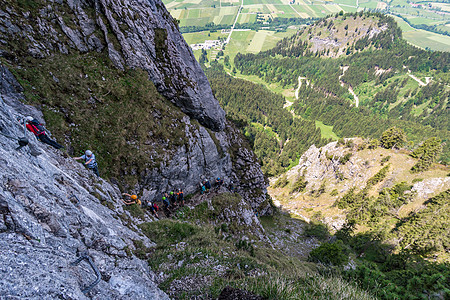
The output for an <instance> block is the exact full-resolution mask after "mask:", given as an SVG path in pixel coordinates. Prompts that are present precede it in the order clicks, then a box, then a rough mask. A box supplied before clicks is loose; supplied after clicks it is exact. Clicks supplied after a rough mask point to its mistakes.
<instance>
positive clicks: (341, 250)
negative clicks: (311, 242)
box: [308, 240, 348, 266]
mask: <svg viewBox="0 0 450 300" xmlns="http://www.w3.org/2000/svg"><path fill="white" fill-rule="evenodd" d="M308 260H309V261H312V262H320V263H323V264H332V265H335V266H339V265H342V264H344V263H346V262H347V261H348V255H347V249H346V248H345V246H344V243H343V242H342V241H341V240H337V241H336V242H334V243H323V244H322V245H320V246H319V247H317V248H315V249H314V250H312V251H311V252H310V253H309V257H308Z"/></svg>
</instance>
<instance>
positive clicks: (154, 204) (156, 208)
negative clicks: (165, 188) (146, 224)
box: [153, 203, 159, 211]
mask: <svg viewBox="0 0 450 300" xmlns="http://www.w3.org/2000/svg"><path fill="white" fill-rule="evenodd" d="M153 208H154V209H155V210H156V211H158V210H159V207H158V205H156V203H153Z"/></svg>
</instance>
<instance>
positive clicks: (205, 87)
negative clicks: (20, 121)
mask: <svg viewBox="0 0 450 300" xmlns="http://www.w3.org/2000/svg"><path fill="white" fill-rule="evenodd" d="M40 3H42V2H40ZM44 3H46V4H45V5H43V4H35V5H32V6H30V7H27V6H25V7H24V6H21V5H20V4H17V5H13V4H11V5H10V6H7V7H6V8H5V9H4V10H3V11H0V15H2V18H1V20H0V43H2V44H0V49H2V50H1V55H3V56H4V57H5V58H6V59H8V60H9V61H10V62H11V64H13V65H14V64H18V65H20V60H21V59H22V58H21V56H24V57H26V56H30V55H32V56H34V57H42V58H44V57H48V56H52V55H54V54H55V53H64V54H67V55H72V54H73V53H75V54H73V55H79V54H78V53H79V52H81V53H84V52H89V51H107V53H108V56H109V59H110V60H111V61H112V62H114V64H115V65H116V66H117V67H118V68H130V67H131V68H142V69H144V70H146V71H147V73H148V74H149V77H150V79H151V80H152V81H153V82H154V83H155V85H156V87H157V89H158V91H159V92H160V93H161V94H162V95H164V96H165V97H166V98H168V99H170V100H171V101H172V102H174V103H175V104H176V105H177V106H178V107H180V108H181V110H182V111H183V112H185V113H186V114H187V115H188V116H189V117H191V118H194V119H197V120H199V121H200V123H201V124H203V125H204V126H205V127H204V126H201V125H199V124H198V123H197V122H196V120H192V119H190V118H189V117H188V116H185V117H180V118H179V119H177V122H178V123H180V122H179V120H180V119H181V120H182V121H181V126H182V127H184V132H185V137H186V138H185V140H186V141H185V142H184V145H181V146H180V145H176V146H174V145H172V144H170V143H168V142H167V141H166V140H164V141H162V143H161V141H159V140H158V141H156V142H155V141H151V142H150V143H151V146H149V147H147V145H148V144H149V143H148V142H147V141H145V140H144V141H143V140H126V143H128V144H129V145H137V146H136V147H135V148H136V149H137V150H136V151H139V152H140V153H141V154H142V155H141V156H143V157H147V159H143V160H142V161H140V162H139V168H138V167H136V168H134V167H133V166H131V167H130V168H129V169H128V170H125V168H122V169H123V172H122V174H113V175H114V176H115V177H118V180H119V181H120V180H121V178H120V176H121V175H122V176H128V177H131V176H132V177H135V178H138V184H136V185H135V186H126V185H125V186H124V187H125V188H126V189H127V190H128V189H131V190H134V191H135V192H136V193H140V192H142V194H143V198H144V199H149V200H160V198H161V193H162V192H164V191H167V190H174V189H178V188H183V189H184V192H185V194H189V193H193V192H195V191H197V189H198V183H199V181H200V180H201V179H202V178H209V179H210V180H212V181H213V180H214V178H215V177H218V176H220V177H223V178H224V180H225V183H226V184H229V183H230V184H231V183H232V184H233V185H234V186H235V187H236V191H238V192H239V193H240V194H241V195H242V196H243V197H244V199H245V200H246V201H248V202H251V203H252V207H254V208H258V210H261V211H264V212H266V213H270V209H269V206H268V205H267V203H266V196H265V194H266V183H265V181H264V176H263V174H262V172H261V170H260V166H259V164H258V161H257V158H256V157H255V156H254V154H253V153H252V151H251V150H249V149H250V148H249V147H248V146H241V145H244V144H246V142H245V141H244V138H243V137H242V135H241V133H240V132H239V131H238V130H236V129H234V128H233V125H232V124H231V123H227V121H225V118H224V112H223V110H222V109H221V108H220V106H219V104H218V102H217V101H216V100H215V99H214V97H213V95H212V92H211V88H210V86H209V83H208V81H207V79H206V77H205V75H204V73H203V71H202V70H201V69H200V67H199V65H198V63H197V62H196V60H195V58H194V57H193V55H192V52H191V50H190V49H189V47H188V46H187V45H186V43H185V42H184V40H183V39H182V36H181V34H180V33H179V32H178V29H177V25H176V22H174V20H173V19H172V17H170V15H169V14H168V13H167V11H166V10H165V8H164V6H163V5H162V3H161V2H160V1H129V2H126V3H125V4H123V3H122V2H119V1H109V0H106V1H84V0H82V1H67V2H66V1H56V2H53V1H48V2H44ZM2 41H3V42H2ZM17 41H20V44H19V43H18V42H17ZM77 57H78V56H77ZM79 57H80V59H83V56H79ZM42 61H43V60H42ZM86 63H87V62H86ZM18 68H21V66H19V67H18ZM37 68H38V67H37ZM52 71H53V72H50V73H51V76H50V77H49V80H50V81H54V82H56V83H58V81H59V79H58V77H59V76H60V74H57V73H56V72H57V70H52ZM81 72H83V71H81ZM7 73H8V76H6V77H4V78H2V79H1V82H2V87H4V86H9V87H13V88H12V90H11V89H9V90H6V89H4V88H3V89H2V91H3V93H4V94H7V95H10V96H11V97H15V98H20V97H22V98H23V96H22V95H21V90H22V87H21V86H20V85H19V84H18V83H17V81H16V80H15V79H14V76H12V75H11V74H10V73H9V72H7ZM47 73H48V72H47ZM80 76H82V77H83V79H85V80H89V79H86V78H88V77H87V74H84V75H80ZM89 78H90V77H89ZM108 80H110V79H106V82H107V81H108ZM103 81H104V82H105V78H103ZM94 85H97V83H94ZM58 88H61V86H59V85H52V86H51V87H50V89H58ZM61 89H64V88H61ZM61 92H62V93H63V92H64V91H61ZM105 93H106V94H107V93H108V91H106V92H104V93H103V94H105ZM89 94H90V99H89V100H88V102H89V101H92V102H93V103H95V102H96V101H97V100H96V99H97V98H101V95H99V94H96V93H95V91H92V90H90V91H89ZM83 100H84V99H83ZM102 101H103V100H102ZM101 105H104V106H108V103H106V104H105V103H103V102H102V103H100V102H99V101H98V106H101ZM93 107H94V108H93V109H97V104H95V105H93ZM21 109H22V111H23V114H25V110H24V109H25V108H24V107H22V108H21ZM47 109H50V110H54V111H58V112H60V111H62V113H61V114H62V115H63V116H64V117H65V118H66V119H70V112H68V111H69V110H70V105H69V106H68V107H67V106H66V107H63V105H55V107H50V108H48V107H47ZM99 111H101V110H100V109H99ZM29 114H31V115H33V116H36V117H40V118H41V117H42V113H40V112H39V111H37V110H35V111H33V112H29ZM182 115H184V114H182ZM155 116H156V117H155ZM178 116H179V115H177V117H178ZM165 117H167V116H165V115H161V114H160V112H158V111H153V112H152V114H151V115H149V118H155V119H159V118H165ZM172 117H173V116H172ZM41 119H42V118H41ZM66 121H67V124H65V127H66V128H74V126H77V125H78V124H72V123H73V122H72V121H70V120H66ZM99 125H100V124H99ZM174 126H175V127H176V126H178V124H175V125H174ZM208 127H209V128H208ZM50 129H51V128H50ZM210 129H212V130H210ZM149 130H152V129H151V128H150V129H149ZM171 130H183V129H180V127H177V128H169V129H168V131H171ZM214 130H216V131H214ZM75 134H76V132H75V133H74V132H67V131H66V132H65V133H64V135H65V136H64V138H65V139H66V143H67V144H68V148H69V150H70V149H71V148H70V146H71V145H70V143H71V140H70V139H71V137H72V138H73V136H74V135H75ZM150 134H151V132H150V133H149V135H150ZM183 138H184V137H183ZM102 142H104V143H105V145H107V143H108V141H102ZM140 144H145V146H142V147H139V145H140ZM95 146H98V145H94V146H93V147H95ZM145 147H147V148H146V149H148V148H152V149H150V150H148V151H147V150H145V149H144V148H145ZM138 148H139V149H138ZM77 150H79V149H77ZM92 150H94V152H95V150H96V149H92ZM157 152H158V153H157ZM161 153H162V154H161ZM155 161H160V163H159V162H158V163H155ZM124 164H126V163H124ZM155 165H157V166H156V167H155ZM128 166H129V165H127V167H128ZM100 168H101V167H100ZM261 205H262V206H264V207H261Z"/></svg>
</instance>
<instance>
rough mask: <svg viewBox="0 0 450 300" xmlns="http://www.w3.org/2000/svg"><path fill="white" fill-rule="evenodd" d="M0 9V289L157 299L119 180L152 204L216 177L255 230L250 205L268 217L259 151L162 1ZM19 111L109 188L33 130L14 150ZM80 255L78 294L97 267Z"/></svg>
mask: <svg viewBox="0 0 450 300" xmlns="http://www.w3.org/2000/svg"><path fill="white" fill-rule="evenodd" d="M0 16H1V17H0V61H1V78H0V96H1V98H2V101H1V103H0V117H1V118H0V125H1V128H0V129H1V132H2V135H0V144H1V149H0V152H1V154H2V157H1V159H0V166H1V168H0V181H1V182H2V184H1V187H0V235H1V237H0V248H1V249H2V250H0V262H1V266H0V273H2V274H5V276H2V280H0V298H2V297H20V298H34V299H38V298H39V299H42V298H48V299H54V298H62V299H84V298H86V297H91V298H95V299H167V298H168V297H167V295H165V294H164V293H163V292H161V291H160V290H159V289H158V288H156V284H155V282H154V279H155V276H154V274H153V273H152V271H151V270H149V268H148V266H147V263H146V262H143V261H141V260H139V259H138V258H136V257H135V256H134V254H133V251H134V249H136V248H139V249H142V248H146V249H148V248H149V247H152V246H155V244H154V243H152V242H151V241H150V240H149V239H148V238H146V237H145V236H143V235H142V234H141V231H140V229H139V228H138V227H137V226H136V224H137V223H139V222H142V220H140V221H139V222H137V220H136V219H135V218H134V217H133V216H132V214H131V213H130V212H129V211H127V210H123V208H122V205H121V202H119V200H118V199H119V198H120V191H119V189H118V187H117V186H119V185H121V186H122V188H125V189H126V190H127V191H130V192H136V193H139V195H140V196H141V199H148V200H160V199H161V193H162V192H164V191H167V190H174V189H177V188H183V189H184V192H185V195H187V194H190V193H194V192H196V191H197V190H198V183H199V181H200V180H201V179H203V178H209V179H210V180H211V181H213V180H214V178H215V177H217V176H220V177H222V178H223V179H224V181H225V184H226V185H227V187H228V185H230V187H231V185H232V186H233V190H234V191H236V192H238V193H239V194H241V196H242V197H243V200H242V201H244V203H243V205H244V204H245V205H244V206H245V207H246V212H248V216H247V215H245V216H244V217H247V219H252V220H253V221H254V222H256V226H260V224H259V222H258V220H257V219H256V218H255V217H254V213H253V211H252V209H256V210H258V211H259V212H261V213H270V205H269V203H268V200H267V199H266V182H265V178H264V176H263V174H262V172H261V170H260V167H259V164H258V162H257V158H256V157H255V155H254V154H253V153H252V151H251V150H250V147H249V146H248V144H247V142H246V141H245V139H244V138H243V136H242V135H241V133H240V132H239V131H238V130H237V129H235V128H234V126H233V125H232V124H231V123H228V122H227V121H226V120H225V114H224V111H223V110H222V109H221V108H220V106H219V104H218V102H217V101H216V100H215V98H214V96H213V95H212V92H211V89H210V86H209V83H208V81H207V79H206V77H205V75H204V74H203V72H202V70H201V69H200V66H199V65H198V63H197V62H196V61H195V58H194V56H193V55H192V52H191V51H190V49H189V48H188V46H187V45H186V43H185V42H184V40H183V39H182V36H181V34H180V33H179V32H178V29H177V24H176V22H175V21H174V20H173V19H172V18H171V16H170V15H169V14H168V13H167V11H166V9H165V8H164V6H163V4H162V2H160V1H159V0H157V1H125V2H123V1H109V0H106V1H105V0H99V1H95V0H94V1H88V0H86V1H85V0H81V1H78V0H77V1H71V0H68V1H63V0H56V1H50V0H49V1H45V0H39V1H19V2H16V1H12V2H7V3H4V4H3V5H2V6H1V7H0ZM10 70H11V71H12V72H10ZM142 70H144V71H145V73H144V74H145V76H141V75H142V73H143V72H142ZM142 77H145V78H144V80H142ZM148 79H150V80H151V81H149V80H148ZM155 88H156V89H155ZM155 91H156V92H155ZM161 95H162V97H161ZM24 103H28V104H33V106H31V105H25V104H24ZM173 104H175V105H173ZM27 115H32V116H35V117H37V118H39V119H42V120H43V119H45V120H46V121H47V125H48V126H47V127H48V129H49V130H50V131H52V132H53V133H54V136H53V138H55V139H57V140H58V142H60V143H62V144H64V145H65V146H66V148H67V150H68V152H69V154H73V155H75V153H78V152H79V151H81V150H83V151H84V150H85V149H86V148H90V149H92V150H93V151H94V153H96V155H97V157H98V158H99V162H100V171H101V173H103V174H106V173H108V175H110V178H111V180H110V181H111V182H113V183H114V184H112V183H109V182H107V181H105V180H103V179H95V178H93V176H92V174H91V173H89V171H88V170H85V169H84V168H83V167H82V166H81V165H80V164H78V163H76V162H74V161H73V160H72V159H70V158H68V157H66V156H63V155H62V152H60V151H56V150H54V149H53V148H49V147H48V146H47V145H44V144H41V143H39V142H37V141H36V140H35V138H34V137H33V136H30V135H29V136H28V138H29V140H30V144H29V145H28V146H26V147H24V148H22V149H20V150H15V148H16V147H17V141H16V140H14V138H17V137H21V136H23V135H24V132H23V126H21V124H19V123H18V122H17V118H23V117H25V116H27ZM8 136H9V137H8ZM10 137H13V139H11V138H10ZM129 178H132V179H133V180H131V181H127V180H126V179H129ZM130 182H133V183H130ZM225 189H226V188H225ZM230 215H233V213H232V212H230ZM144 218H145V220H146V221H151V220H150V219H149V217H148V216H146V217H144ZM244 221H245V220H244ZM253 221H252V222H253ZM246 224H247V223H246ZM137 245H139V246H137ZM83 254H84V255H87V256H89V257H90V258H91V259H92V261H93V263H94V265H95V266H96V267H97V268H98V269H99V272H100V275H101V278H99V280H100V281H99V283H98V284H97V285H96V286H95V287H94V288H93V289H92V291H90V292H89V293H87V294H84V293H83V292H82V289H84V288H86V287H87V286H88V285H89V284H90V283H92V282H93V281H94V280H95V279H96V274H95V273H94V270H92V269H91V268H90V267H89V265H88V263H87V261H82V262H81V263H80V264H78V265H72V264H71V263H72V262H74V261H75V260H76V259H77V258H78V257H80V256H81V255H83ZM35 282H39V283H38V284H34V283H35Z"/></svg>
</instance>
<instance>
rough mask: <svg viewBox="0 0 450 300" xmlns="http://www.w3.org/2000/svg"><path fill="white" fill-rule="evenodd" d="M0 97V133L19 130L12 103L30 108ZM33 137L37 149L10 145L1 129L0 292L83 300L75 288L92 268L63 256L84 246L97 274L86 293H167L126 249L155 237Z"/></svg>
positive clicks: (97, 182)
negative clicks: (124, 217) (129, 222)
mask: <svg viewBox="0 0 450 300" xmlns="http://www.w3.org/2000/svg"><path fill="white" fill-rule="evenodd" d="M13 94H14V93H13V92H11V93H10V95H13ZM2 98H5V99H6V98H7V100H6V101H3V102H1V103H0V120H2V126H4V128H2V132H7V133H8V134H9V135H11V136H16V137H17V136H22V135H23V127H22V125H21V124H20V123H19V122H17V120H16V119H15V116H17V115H21V113H20V112H19V111H17V110H16V109H15V108H19V109H22V108H24V110H23V111H21V112H24V111H25V112H27V111H28V109H30V110H33V109H32V108H29V107H26V106H24V105H23V104H20V103H16V102H17V101H18V100H17V99H14V98H11V97H9V96H8V97H6V96H5V95H3V96H2ZM8 103H14V105H9V104H8ZM22 116H23V115H22ZM28 138H29V139H30V140H32V139H35V138H34V137H33V136H31V134H29V136H28ZM33 143H35V145H36V147H37V148H39V149H40V151H41V152H42V154H41V155H40V156H37V157H35V156H33V155H31V154H30V153H29V150H28V147H24V148H22V149H20V150H15V148H16V147H17V142H16V141H15V140H13V139H10V138H7V137H5V136H3V135H0V155H1V156H0V157H1V159H0V183H1V184H0V249H1V251H0V274H2V275H1V279H0V298H2V299H3V298H7V299H9V298H11V299H12V298H21V299H25V298H26V299H56V298H61V299H87V298H88V297H86V295H84V294H83V293H82V291H81V289H82V288H84V287H85V286H86V285H88V284H89V283H91V282H92V281H93V280H94V279H95V274H94V273H93V271H92V270H91V269H90V268H89V267H88V266H87V265H86V264H85V263H81V264H80V265H78V266H71V265H70V263H71V262H73V261H74V260H76V259H77V257H78V256H79V254H80V252H83V251H88V253H89V255H90V257H91V258H92V260H93V261H94V264H95V265H96V266H97V267H98V269H99V270H100V272H101V273H102V280H101V281H100V283H99V284H98V285H96V286H95V287H94V288H93V289H92V291H91V292H90V293H89V297H92V298H95V299H106V298H107V299H138V298H141V299H169V298H168V296H167V295H165V294H164V293H163V292H162V291H161V290H159V289H158V288H157V287H156V284H155V283H154V282H153V281H152V280H153V278H154V274H153V273H152V271H151V270H149V269H148V267H147V263H146V262H144V261H141V260H139V259H137V258H136V257H134V256H133V255H131V254H129V255H127V254H126V251H125V250H126V249H131V250H132V249H134V243H133V241H134V240H141V241H143V243H144V244H145V245H146V246H147V247H153V246H155V244H154V243H153V242H151V241H150V240H148V239H147V238H146V237H144V236H143V235H142V234H141V233H140V232H139V231H138V230H136V229H135V230H131V229H130V228H128V227H126V226H125V225H124V224H123V223H122V221H121V218H120V215H121V214H122V213H123V210H122V208H121V204H120V202H119V198H120V192H119V190H118V189H117V188H116V187H114V186H112V185H111V184H109V183H108V182H106V181H104V180H102V179H96V178H94V176H93V175H92V173H91V172H90V171H89V170H86V169H85V168H84V167H83V166H82V165H81V164H79V163H76V162H75V161H74V160H72V159H70V158H65V157H63V155H62V153H61V152H60V151H57V150H54V149H53V148H51V147H49V146H47V145H45V144H41V143H40V144H38V143H37V142H33ZM72 195H74V196H76V198H78V200H79V202H78V200H76V199H74V197H73V196H72ZM107 202H109V203H110V205H112V206H113V207H114V209H115V210H114V211H113V210H111V209H109V208H108V207H107V206H106V205H104V204H106V203H107ZM36 283H38V284H36Z"/></svg>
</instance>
